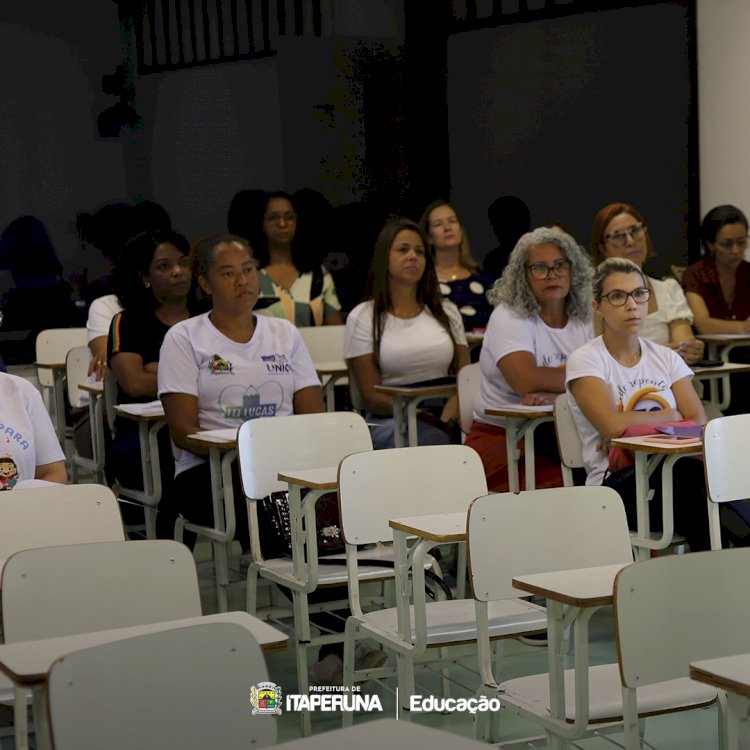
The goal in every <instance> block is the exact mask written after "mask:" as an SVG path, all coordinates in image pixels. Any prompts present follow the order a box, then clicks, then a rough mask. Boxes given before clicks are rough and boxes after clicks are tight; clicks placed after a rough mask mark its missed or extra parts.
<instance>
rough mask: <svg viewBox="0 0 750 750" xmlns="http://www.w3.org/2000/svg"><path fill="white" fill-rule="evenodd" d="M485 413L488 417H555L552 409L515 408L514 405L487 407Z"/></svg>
mask: <svg viewBox="0 0 750 750" xmlns="http://www.w3.org/2000/svg"><path fill="white" fill-rule="evenodd" d="M484 413H485V414H486V415H487V416H488V417H510V418H511V419H541V418H542V417H550V419H551V418H552V417H554V412H553V411H552V409H551V408H550V409H545V410H544V411H542V410H539V411H533V410H531V409H529V410H526V409H523V410H521V409H515V408H514V407H512V406H506V407H502V406H493V407H490V408H489V409H485V410H484Z"/></svg>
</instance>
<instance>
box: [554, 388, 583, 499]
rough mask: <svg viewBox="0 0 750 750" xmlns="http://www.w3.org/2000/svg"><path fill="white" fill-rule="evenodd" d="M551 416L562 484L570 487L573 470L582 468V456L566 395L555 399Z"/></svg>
mask: <svg viewBox="0 0 750 750" xmlns="http://www.w3.org/2000/svg"><path fill="white" fill-rule="evenodd" d="M553 414H554V418H555V435H556V436H557V450H558V452H559V453H560V468H561V469H562V475H563V484H564V485H565V486H566V487H572V486H573V469H582V468H583V454H582V452H581V437H580V435H579V434H578V428H577V427H576V423H575V422H574V421H573V414H572V413H571V411H570V403H569V402H568V394H567V393H561V394H560V395H559V396H558V397H557V398H556V399H555V407H554V411H553Z"/></svg>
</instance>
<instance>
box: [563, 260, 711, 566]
mask: <svg viewBox="0 0 750 750" xmlns="http://www.w3.org/2000/svg"><path fill="white" fill-rule="evenodd" d="M593 290H594V313H595V315H596V317H597V318H598V320H599V321H600V322H601V324H602V331H603V332H602V335H601V336H598V337H597V338H595V339H594V340H593V341H590V342H589V343H588V344H586V345H585V346H583V347H581V348H580V349H578V350H577V351H575V352H573V353H572V354H571V355H570V357H569V358H568V365H567V374H566V380H567V383H566V385H567V389H568V393H569V395H570V396H571V412H572V414H573V418H574V420H575V423H576V427H577V428H578V433H579V435H580V436H581V443H582V453H583V461H584V464H585V468H586V484H587V485H600V484H604V485H606V486H609V487H613V488H614V489H615V490H617V492H619V493H620V495H621V496H622V498H623V502H624V503H625V510H626V513H627V516H628V523H629V525H630V528H636V502H635V499H636V487H635V474H634V472H633V470H632V467H626V468H621V469H619V470H617V471H614V472H610V471H609V455H608V448H609V446H608V441H609V440H610V439H612V438H614V437H617V436H619V435H621V434H622V433H623V432H624V431H625V430H626V429H627V428H630V427H634V426H637V425H655V424H664V423H666V422H676V421H681V420H683V419H689V420H693V421H694V422H696V423H698V424H705V422H706V413H705V411H704V410H703V405H702V404H701V401H700V399H699V398H698V394H697V393H696V392H695V389H694V388H693V387H692V383H691V379H692V377H693V373H692V371H691V369H690V368H689V367H688V365H687V364H686V363H685V361H684V360H683V359H682V358H681V357H679V356H678V355H677V354H676V352H675V351H673V350H672V349H669V348H667V347H665V346H660V345H658V344H655V343H653V342H652V341H649V340H648V339H646V338H644V337H642V336H641V335H640V334H641V331H642V329H643V325H644V322H645V320H646V316H647V315H648V303H649V300H650V298H651V291H650V289H649V288H648V285H647V279H646V277H645V276H644V274H643V272H642V271H641V269H640V268H639V267H638V265H637V264H635V263H633V262H632V261H630V260H627V259H625V258H607V259H606V260H605V261H603V262H602V263H601V264H600V265H599V266H598V268H597V269H596V272H595V274H594V279H593ZM651 481H652V484H653V487H652V489H654V490H655V492H656V493H657V495H658V494H659V492H660V491H661V473H660V472H655V473H654V474H653V475H652V478H651ZM673 481H674V497H675V498H676V499H677V498H678V499H679V502H675V504H674V520H675V529H676V530H677V531H679V532H680V533H681V534H683V535H684V536H685V538H686V539H687V541H688V544H689V545H690V549H691V550H692V551H694V552H695V551H697V550H703V549H708V548H709V547H710V544H709V536H708V522H707V517H706V498H705V484H704V479H703V464H702V462H701V461H696V460H692V459H690V458H684V459H682V460H681V461H680V462H679V467H678V468H677V469H676V470H675V471H674V472H673ZM649 509H650V510H649V512H650V516H651V522H652V524H653V527H654V528H656V529H658V528H660V527H661V500H660V499H659V498H658V497H655V498H654V499H652V501H651V502H650V503H649Z"/></svg>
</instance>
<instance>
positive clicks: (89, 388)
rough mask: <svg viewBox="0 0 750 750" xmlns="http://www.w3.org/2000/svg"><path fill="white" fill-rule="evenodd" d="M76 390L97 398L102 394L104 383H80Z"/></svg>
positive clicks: (99, 381) (96, 381)
mask: <svg viewBox="0 0 750 750" xmlns="http://www.w3.org/2000/svg"><path fill="white" fill-rule="evenodd" d="M78 388H79V389H80V390H82V391H85V392H86V393H93V394H94V395H95V396H98V395H100V394H102V393H104V382H103V381H101V380H93V381H86V382H85V383H80V384H79V385H78Z"/></svg>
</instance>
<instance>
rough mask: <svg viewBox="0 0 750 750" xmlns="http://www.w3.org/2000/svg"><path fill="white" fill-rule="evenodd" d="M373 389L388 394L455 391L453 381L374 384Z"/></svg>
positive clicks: (424, 394)
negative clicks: (444, 382) (424, 383)
mask: <svg viewBox="0 0 750 750" xmlns="http://www.w3.org/2000/svg"><path fill="white" fill-rule="evenodd" d="M375 390H376V391H378V392H379V393H385V394H386V395H388V396H406V397H408V396H444V395H450V394H452V393H456V390H457V386H456V384H455V383H453V384H451V383H447V384H446V385H376V386H375Z"/></svg>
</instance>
